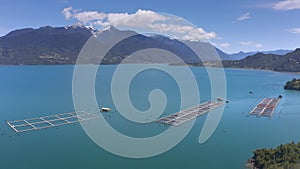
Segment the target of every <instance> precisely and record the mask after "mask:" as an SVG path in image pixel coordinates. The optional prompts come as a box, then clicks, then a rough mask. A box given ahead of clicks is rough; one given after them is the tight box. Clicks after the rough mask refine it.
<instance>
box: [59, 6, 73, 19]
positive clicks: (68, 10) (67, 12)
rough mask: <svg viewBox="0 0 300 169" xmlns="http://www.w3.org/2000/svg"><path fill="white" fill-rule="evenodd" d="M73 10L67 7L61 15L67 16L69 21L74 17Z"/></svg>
mask: <svg viewBox="0 0 300 169" xmlns="http://www.w3.org/2000/svg"><path fill="white" fill-rule="evenodd" d="M71 10H72V7H67V8H65V9H63V10H62V11H61V13H62V14H63V15H64V16H65V18H66V19H67V20H69V19H70V18H71V16H72V13H71Z"/></svg>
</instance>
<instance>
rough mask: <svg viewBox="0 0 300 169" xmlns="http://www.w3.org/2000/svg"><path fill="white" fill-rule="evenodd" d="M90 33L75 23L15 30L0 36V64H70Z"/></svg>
mask: <svg viewBox="0 0 300 169" xmlns="http://www.w3.org/2000/svg"><path fill="white" fill-rule="evenodd" d="M90 36H92V29H91V28H87V27H79V26H69V27H59V28H54V27H51V26H44V27H41V28H39V29H32V28H28V29H20V30H15V31H12V32H10V33H8V34H7V35H5V36H3V37H1V38H0V64H7V65H20V64H25V65H28V64H30V65H32V64H74V63H75V60H76V57H77V55H78V53H79V51H80V49H81V47H82V45H83V44H84V43H85V42H86V40H87V39H88V38H89V37H90Z"/></svg>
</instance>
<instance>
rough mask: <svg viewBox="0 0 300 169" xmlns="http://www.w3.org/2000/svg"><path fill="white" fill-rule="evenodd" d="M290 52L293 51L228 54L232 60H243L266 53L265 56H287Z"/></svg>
mask: <svg viewBox="0 0 300 169" xmlns="http://www.w3.org/2000/svg"><path fill="white" fill-rule="evenodd" d="M289 52H292V50H283V49H279V50H273V51H261V52H259V51H257V52H243V51H240V52H238V53H233V54H228V57H230V60H241V59H244V58H246V57H247V56H252V55H255V54H256V53H264V54H275V55H285V54H287V53H289Z"/></svg>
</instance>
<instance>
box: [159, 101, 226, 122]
mask: <svg viewBox="0 0 300 169" xmlns="http://www.w3.org/2000/svg"><path fill="white" fill-rule="evenodd" d="M223 104H224V102H223V101H217V102H212V101H209V102H204V103H202V104H199V105H197V106H194V107H191V108H188V109H185V110H182V111H180V112H177V113H175V114H172V115H169V116H166V117H163V118H160V119H158V120H156V122H158V123H163V124H169V125H173V126H179V125H181V124H183V123H185V122H187V121H189V120H192V119H194V118H197V117H198V116H201V115H204V114H206V113H208V112H209V111H211V110H213V109H216V108H218V107H220V106H222V105H223Z"/></svg>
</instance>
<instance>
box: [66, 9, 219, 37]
mask: <svg viewBox="0 0 300 169" xmlns="http://www.w3.org/2000/svg"><path fill="white" fill-rule="evenodd" d="M61 13H62V14H63V15H64V16H65V18H66V19H67V20H69V19H74V20H76V21H78V22H81V23H83V24H89V25H92V26H108V25H114V26H116V27H128V28H138V29H146V30H147V29H148V30H149V29H150V30H153V31H156V32H158V33H170V34H172V36H173V37H175V38H179V39H182V40H191V41H198V40H203V39H211V38H216V37H217V35H216V33H215V32H206V31H205V30H204V29H202V28H195V27H193V26H191V25H184V24H178V23H179V22H174V18H172V17H169V16H166V15H162V14H159V13H156V12H154V11H150V10H142V9H139V10H137V11H136V12H135V13H132V14H128V13H100V12H97V11H80V10H75V9H73V8H72V7H68V8H65V9H63V10H62V11H61Z"/></svg>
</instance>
